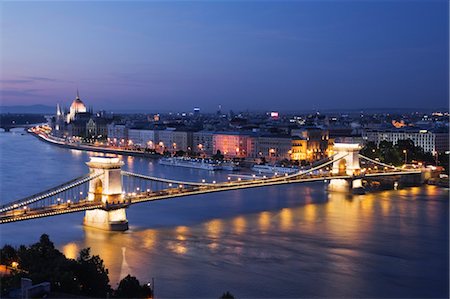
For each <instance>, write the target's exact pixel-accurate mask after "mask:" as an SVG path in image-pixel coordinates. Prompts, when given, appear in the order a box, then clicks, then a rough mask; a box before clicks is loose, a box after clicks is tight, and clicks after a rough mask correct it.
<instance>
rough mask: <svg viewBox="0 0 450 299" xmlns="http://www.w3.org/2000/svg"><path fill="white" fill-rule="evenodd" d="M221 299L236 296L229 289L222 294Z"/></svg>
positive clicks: (232, 298) (230, 298)
mask: <svg viewBox="0 0 450 299" xmlns="http://www.w3.org/2000/svg"><path fill="white" fill-rule="evenodd" d="M220 299H234V296H233V294H231V293H230V292H229V291H226V292H225V293H223V294H222V297H220Z"/></svg>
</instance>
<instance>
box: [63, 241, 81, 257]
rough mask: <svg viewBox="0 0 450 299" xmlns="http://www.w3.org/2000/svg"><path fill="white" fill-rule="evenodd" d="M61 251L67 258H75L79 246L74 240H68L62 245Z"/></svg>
mask: <svg viewBox="0 0 450 299" xmlns="http://www.w3.org/2000/svg"><path fill="white" fill-rule="evenodd" d="M61 251H62V253H63V254H64V255H65V256H66V257H67V258H69V259H76V258H77V257H78V253H79V252H80V248H79V247H78V245H77V244H75V243H74V242H70V243H68V244H66V245H64V246H63V247H62V250H61Z"/></svg>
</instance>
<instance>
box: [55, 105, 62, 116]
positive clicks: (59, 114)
mask: <svg viewBox="0 0 450 299" xmlns="http://www.w3.org/2000/svg"><path fill="white" fill-rule="evenodd" d="M61 114H62V113H61V107H60V106H59V103H58V104H56V115H57V116H61Z"/></svg>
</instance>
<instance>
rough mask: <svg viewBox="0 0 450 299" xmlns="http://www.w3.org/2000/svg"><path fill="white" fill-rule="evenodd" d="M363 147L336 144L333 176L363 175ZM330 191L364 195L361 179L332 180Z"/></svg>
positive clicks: (356, 144) (351, 144) (355, 144)
mask: <svg viewBox="0 0 450 299" xmlns="http://www.w3.org/2000/svg"><path fill="white" fill-rule="evenodd" d="M360 150H361V146H360V145H359V144H358V143H335V144H334V147H333V151H334V153H335V155H334V158H333V160H334V162H333V169H332V174H333V175H343V176H345V175H347V176H358V175H360V174H361V168H360V166H359V151H360ZM328 189H329V190H330V191H344V192H346V191H349V190H350V189H352V190H353V192H354V193H364V189H363V186H362V181H361V179H351V180H346V179H332V180H330V185H329V186H328Z"/></svg>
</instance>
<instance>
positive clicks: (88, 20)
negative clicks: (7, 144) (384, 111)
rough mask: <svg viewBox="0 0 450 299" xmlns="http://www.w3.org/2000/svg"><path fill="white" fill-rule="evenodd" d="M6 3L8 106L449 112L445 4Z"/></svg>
mask: <svg viewBox="0 0 450 299" xmlns="http://www.w3.org/2000/svg"><path fill="white" fill-rule="evenodd" d="M0 5H1V9H2V11H1V23H0V26H1V44H0V45H1V47H0V48H1V52H0V57H1V77H0V79H1V92H2V105H30V104H45V105H55V104H56V103H57V102H59V103H61V104H63V105H64V106H69V105H70V102H71V101H72V100H73V99H74V97H75V95H76V90H77V88H79V90H80V96H81V98H82V100H83V101H84V102H85V103H86V104H87V105H92V106H93V107H94V108H95V109H107V110H113V111H124V110H137V109H141V108H142V109H143V110H145V111H183V110H184V111H187V110H192V109H193V107H195V106H198V107H200V108H201V109H202V110H203V111H214V110H216V109H217V106H218V105H219V104H221V105H222V106H223V109H224V110H229V109H233V110H240V109H250V110H280V111H289V110H290V111H299V110H308V109H319V110H320V109H335V108H381V107H387V108H389V107H392V108H401V107H408V108H421V107H425V108H432V107H436V108H439V107H448V12H449V10H448V3H447V1H444V0H442V1H433V0H424V1H407V0H404V1H358V2H357V1H290V2H275V1H273V2H272V1H266V2H260V1H251V2H239V1H237V2H228V3H226V2H215V1H199V2H172V1H169V2H150V1H148V2H147V1H136V2H125V1H123V2H69V3H67V2H62V1H61V2H60V1H54V2H53V1H45V2H27V1H23V2H3V3H2V4H0Z"/></svg>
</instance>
